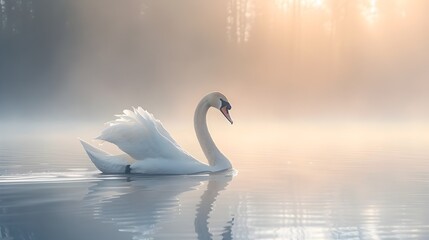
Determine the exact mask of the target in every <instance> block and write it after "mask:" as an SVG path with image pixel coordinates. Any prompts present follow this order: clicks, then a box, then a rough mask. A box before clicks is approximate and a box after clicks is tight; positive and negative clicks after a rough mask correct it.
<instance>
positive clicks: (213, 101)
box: [208, 92, 233, 124]
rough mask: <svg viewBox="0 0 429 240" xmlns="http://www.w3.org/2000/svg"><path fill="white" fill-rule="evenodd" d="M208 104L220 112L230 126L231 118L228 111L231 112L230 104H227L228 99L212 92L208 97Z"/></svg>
mask: <svg viewBox="0 0 429 240" xmlns="http://www.w3.org/2000/svg"><path fill="white" fill-rule="evenodd" d="M208 99H209V104H210V105H211V106H212V107H214V108H217V109H219V110H220V112H221V113H222V114H223V115H224V116H225V117H226V119H228V121H229V122H230V123H231V124H232V123H233V122H232V119H231V116H230V115H229V110H231V104H229V102H228V99H227V98H226V97H225V95H223V94H222V93H219V92H213V93H210V94H209V95H208Z"/></svg>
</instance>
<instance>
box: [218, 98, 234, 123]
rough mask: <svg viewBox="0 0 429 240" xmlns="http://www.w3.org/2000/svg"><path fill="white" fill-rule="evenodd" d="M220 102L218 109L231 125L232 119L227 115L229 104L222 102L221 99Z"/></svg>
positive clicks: (229, 108)
mask: <svg viewBox="0 0 429 240" xmlns="http://www.w3.org/2000/svg"><path fill="white" fill-rule="evenodd" d="M220 101H221V102H222V105H221V107H220V111H221V112H222V114H223V115H224V116H225V117H226V119H228V121H229V122H230V123H231V124H232V123H233V122H232V119H231V116H230V115H229V112H228V111H229V110H231V104H229V102H227V101H224V100H223V99H220Z"/></svg>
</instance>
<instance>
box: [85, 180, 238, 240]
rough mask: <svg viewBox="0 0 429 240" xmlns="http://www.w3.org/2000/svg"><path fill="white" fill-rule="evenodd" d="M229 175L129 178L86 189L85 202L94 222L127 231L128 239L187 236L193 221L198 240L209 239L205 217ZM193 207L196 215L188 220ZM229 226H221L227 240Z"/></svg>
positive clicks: (207, 222)
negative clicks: (109, 224) (201, 192)
mask: <svg viewBox="0 0 429 240" xmlns="http://www.w3.org/2000/svg"><path fill="white" fill-rule="evenodd" d="M232 177H233V173H232V172H226V173H221V174H215V175H198V176H151V177H142V176H131V177H130V178H128V179H127V181H124V180H122V181H100V182H97V183H95V185H93V186H91V187H90V188H89V192H88V194H87V195H86V197H85V198H86V199H85V200H86V201H88V202H91V203H92V204H91V205H89V206H88V207H87V209H88V210H89V211H90V212H91V213H92V214H93V216H94V218H96V219H100V220H102V221H103V222H108V223H113V224H115V225H116V226H117V227H118V231H121V232H128V233H131V234H132V236H133V239H147V238H151V237H154V236H159V235H164V234H174V233H177V234H178V235H180V233H181V231H184V230H187V231H186V232H184V234H189V232H191V231H189V228H190V227H191V226H187V225H189V223H192V222H194V228H195V232H196V234H197V236H198V239H211V237H212V233H210V231H209V227H208V224H209V218H210V217H209V214H210V212H211V211H212V210H213V205H214V203H215V201H216V198H217V196H218V195H219V193H220V192H221V191H223V190H225V189H226V188H227V186H228V184H229V182H230V181H231V179H232ZM205 182H207V189H206V190H205V191H204V193H203V194H202V196H201V198H200V201H199V203H197V202H196V201H195V203H193V202H194V200H193V199H198V198H196V197H195V196H194V197H193V196H192V195H195V194H199V189H200V187H201V186H202V185H204V183H205ZM195 204H197V207H196V215H195V216H193V213H194V210H193V209H195V207H194V206H195ZM189 205H191V207H190V206H189ZM192 220H194V221H192ZM172 222H174V224H172ZM232 224H233V220H231V217H229V218H228V219H226V221H225V226H222V227H223V229H224V231H223V233H222V236H223V238H224V239H231V227H232ZM161 230H162V231H161ZM171 236H174V238H176V239H177V238H179V237H177V235H170V237H171ZM166 237H167V238H168V236H166Z"/></svg>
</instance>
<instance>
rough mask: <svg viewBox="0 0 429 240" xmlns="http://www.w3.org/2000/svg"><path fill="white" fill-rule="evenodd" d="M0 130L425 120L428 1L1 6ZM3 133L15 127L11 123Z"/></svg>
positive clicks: (47, 0)
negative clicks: (121, 121) (198, 117)
mask: <svg viewBox="0 0 429 240" xmlns="http://www.w3.org/2000/svg"><path fill="white" fill-rule="evenodd" d="M0 5H1V6H0V122H2V125H3V127H5V126H6V125H8V124H11V123H13V122H15V123H16V122H21V121H32V122H37V123H39V124H43V123H45V124H46V123H47V122H87V121H98V122H103V121H108V120H109V119H110V118H111V116H112V115H113V114H115V113H118V112H120V111H122V109H124V108H129V107H131V106H137V105H140V106H142V107H144V108H146V109H147V110H149V111H150V112H152V113H154V114H155V116H157V117H158V118H160V119H161V120H163V121H166V122H169V121H170V122H179V121H184V122H190V121H191V119H192V114H193V110H194V108H195V106H196V103H197V101H198V100H199V99H200V97H201V96H203V95H204V94H205V93H207V92H209V91H213V90H218V91H221V92H223V93H225V95H227V96H228V97H229V98H230V101H231V103H232V106H233V111H232V114H233V117H235V118H237V119H238V120H239V121H238V122H249V121H255V122H257V121H259V120H264V121H266V120H269V121H276V122H282V121H289V120H292V119H295V120H298V121H301V120H310V121H313V120H318V119H325V120H326V119H327V120H328V121H331V120H334V121H343V120H346V121H353V122H367V121H381V122H392V121H393V122H396V121H400V122H403V121H406V122H410V121H411V122H415V121H418V122H424V121H425V119H427V118H428V116H429V112H428V110H427V109H429V108H428V107H429V106H428V105H429V94H427V89H429V81H427V78H428V76H429V69H428V68H427V62H428V61H429V45H428V44H427V42H428V41H429V34H428V33H429V32H428V31H427V29H429V15H427V12H428V10H429V2H428V1H425V0H408V1H406V0H384V1H383V0H378V1H377V0H353V1H340V0H319V1H315V0H313V1H312V0H302V1H293V0H269V1H266V0H221V1H204V2H202V1H197V0H183V1H177V2H176V1H163V0H161V1H149V0H132V1H125V2H120V3H119V2H118V1H112V0H107V1H97V0H77V1H66V0H62V1H53V0H41V1H32V0H21V1H12V0H1V1H0ZM6 128H7V127H6Z"/></svg>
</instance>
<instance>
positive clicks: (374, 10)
mask: <svg viewBox="0 0 429 240" xmlns="http://www.w3.org/2000/svg"><path fill="white" fill-rule="evenodd" d="M377 2H378V0H369V1H367V2H364V3H363V6H362V14H363V16H364V17H365V19H366V20H367V21H368V22H369V23H373V22H374V21H375V20H376V19H377V17H378V6H377V5H378V3H377Z"/></svg>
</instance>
